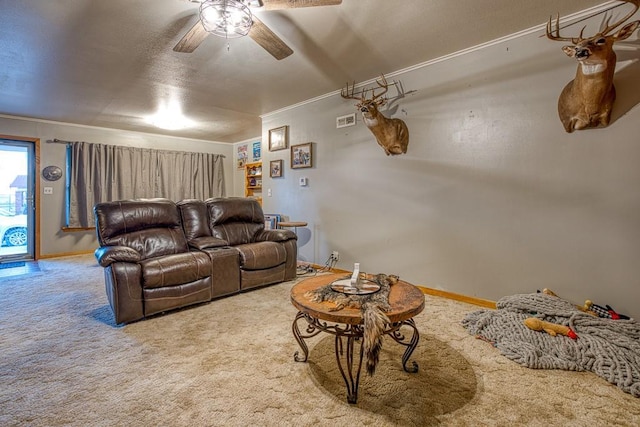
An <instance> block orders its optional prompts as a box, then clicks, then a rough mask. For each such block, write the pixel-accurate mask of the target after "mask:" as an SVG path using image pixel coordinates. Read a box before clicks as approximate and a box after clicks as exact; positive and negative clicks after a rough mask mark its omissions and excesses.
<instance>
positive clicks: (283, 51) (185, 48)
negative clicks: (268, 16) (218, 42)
mask: <svg viewBox="0 0 640 427" xmlns="http://www.w3.org/2000/svg"><path fill="white" fill-rule="evenodd" d="M185 1H190V2H192V3H201V5H200V14H199V19H198V22H196V23H195V25H194V26H193V27H191V29H190V30H189V31H187V33H186V34H185V35H184V36H183V37H182V39H180V41H179V42H178V44H176V45H175V47H174V48H173V50H174V51H176V52H183V53H191V52H193V51H194V50H196V48H197V47H198V46H200V43H202V42H203V41H204V39H205V38H207V36H208V35H209V34H210V31H208V30H207V29H206V28H205V24H203V22H204V20H206V19H205V18H203V9H205V8H207V7H209V6H211V5H212V4H214V3H215V4H216V7H217V6H218V4H220V5H221V6H220V7H223V8H226V7H231V6H227V3H229V4H231V3H233V4H237V6H238V7H240V8H242V9H243V10H245V11H246V10H249V9H254V10H255V9H259V10H281V9H294V8H298V7H315V6H332V5H338V4H341V3H342V0H225V1H222V0H202V1H201V0H185ZM248 19H249V20H250V21H248V22H247V28H249V30H248V36H249V37H251V38H252V39H253V40H254V41H255V42H256V43H258V44H259V45H260V46H262V47H263V48H264V49H265V50H266V51H267V52H269V53H270V54H271V55H272V56H273V57H274V58H276V59H277V60H281V59H284V58H286V57H287V56H289V55H291V54H292V53H293V50H291V48H290V47H289V46H287V44H286V43H285V42H284V41H282V39H281V38H280V37H278V36H277V35H276V34H275V33H274V32H273V31H271V29H270V28H269V27H267V26H266V25H265V24H264V23H263V22H262V21H260V20H259V19H258V18H256V16H255V15H253V14H251V13H249V14H248ZM245 34H247V33H245ZM245 34H241V35H245ZM218 35H219V34H218ZM236 36H237V35H236ZM222 37H225V35H222ZM229 38H230V37H229Z"/></svg>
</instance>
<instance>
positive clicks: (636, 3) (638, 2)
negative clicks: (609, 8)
mask: <svg viewBox="0 0 640 427" xmlns="http://www.w3.org/2000/svg"><path fill="white" fill-rule="evenodd" d="M625 1H626V3H632V4H633V9H632V10H631V11H630V12H629V13H627V14H626V15H625V16H624V18H622V19H619V20H618V21H617V22H615V23H613V24H609V21H611V16H609V18H608V19H607V22H606V23H605V24H606V27H605V28H604V29H603V30H602V31H601V33H602V35H605V36H606V35H607V34H608V33H610V32H611V31H613V30H614V29H616V27H619V26H620V25H622V24H623V23H624V22H625V21H626V20H627V19H629V18H631V17H632V16H633V14H634V13H636V12H637V11H638V9H639V8H640V0H625Z"/></svg>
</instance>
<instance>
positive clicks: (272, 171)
mask: <svg viewBox="0 0 640 427" xmlns="http://www.w3.org/2000/svg"><path fill="white" fill-rule="evenodd" d="M283 163H284V160H271V162H270V163H269V176H270V177H271V178H281V177H282V169H283V166H282V164H283Z"/></svg>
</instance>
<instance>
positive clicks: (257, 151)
mask: <svg viewBox="0 0 640 427" xmlns="http://www.w3.org/2000/svg"><path fill="white" fill-rule="evenodd" d="M261 150H262V143H261V142H260V141H256V142H254V143H253V161H254V162H257V161H258V160H260V158H261V157H262V154H261Z"/></svg>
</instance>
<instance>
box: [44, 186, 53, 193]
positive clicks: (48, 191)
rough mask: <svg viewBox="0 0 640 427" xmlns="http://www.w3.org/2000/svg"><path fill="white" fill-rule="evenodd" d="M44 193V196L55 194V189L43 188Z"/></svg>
mask: <svg viewBox="0 0 640 427" xmlns="http://www.w3.org/2000/svg"><path fill="white" fill-rule="evenodd" d="M42 192H43V193H44V194H53V187H43V188H42Z"/></svg>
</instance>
